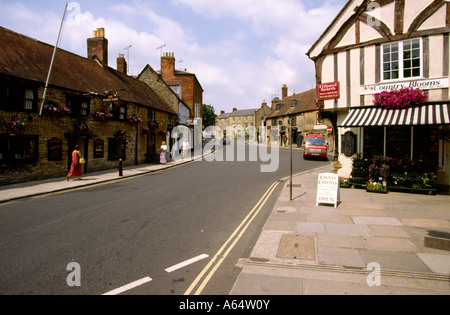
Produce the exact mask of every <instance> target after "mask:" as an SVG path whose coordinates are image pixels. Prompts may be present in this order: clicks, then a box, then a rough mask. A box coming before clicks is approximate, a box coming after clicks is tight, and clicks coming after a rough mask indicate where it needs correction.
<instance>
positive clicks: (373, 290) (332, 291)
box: [303, 279, 390, 295]
mask: <svg viewBox="0 0 450 315" xmlns="http://www.w3.org/2000/svg"><path fill="white" fill-rule="evenodd" d="M389 293H390V291H389V288H387V287H385V286H381V287H376V286H374V287H370V286H368V285H367V284H362V283H354V282H344V281H329V280H310V279H305V280H303V294H304V295H387V294H389Z"/></svg>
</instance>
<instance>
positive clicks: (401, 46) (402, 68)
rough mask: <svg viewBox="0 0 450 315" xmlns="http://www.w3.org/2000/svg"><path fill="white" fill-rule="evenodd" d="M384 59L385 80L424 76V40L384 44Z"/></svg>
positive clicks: (383, 75)
mask: <svg viewBox="0 0 450 315" xmlns="http://www.w3.org/2000/svg"><path fill="white" fill-rule="evenodd" d="M382 60H383V67H382V72H383V73H382V77H383V80H384V81H389V80H401V79H408V78H417V77H422V69H423V66H422V62H423V61H422V40H421V39H420V38H416V39H408V40H405V41H402V42H396V43H389V44H384V45H383V46H382Z"/></svg>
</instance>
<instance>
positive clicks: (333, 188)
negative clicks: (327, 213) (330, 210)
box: [316, 173, 340, 208]
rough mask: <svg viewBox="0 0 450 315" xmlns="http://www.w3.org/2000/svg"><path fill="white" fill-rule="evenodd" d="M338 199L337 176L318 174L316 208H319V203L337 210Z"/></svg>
mask: <svg viewBox="0 0 450 315" xmlns="http://www.w3.org/2000/svg"><path fill="white" fill-rule="evenodd" d="M339 198H340V194H339V175H337V174H332V173H324V174H319V179H318V183H317V200H316V206H319V204H321V203H323V204H334V207H335V208H337V206H338V203H339Z"/></svg>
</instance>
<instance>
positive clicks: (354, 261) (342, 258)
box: [319, 247, 367, 267]
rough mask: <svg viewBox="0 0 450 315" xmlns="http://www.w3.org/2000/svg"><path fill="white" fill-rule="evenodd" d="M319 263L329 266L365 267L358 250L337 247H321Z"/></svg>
mask: <svg viewBox="0 0 450 315" xmlns="http://www.w3.org/2000/svg"><path fill="white" fill-rule="evenodd" d="M319 261H320V263H323V264H327V265H339V266H351V267H365V266H367V265H366V264H365V263H364V261H363V260H362V258H361V256H360V254H359V252H358V250H356V249H347V248H336V247H319Z"/></svg>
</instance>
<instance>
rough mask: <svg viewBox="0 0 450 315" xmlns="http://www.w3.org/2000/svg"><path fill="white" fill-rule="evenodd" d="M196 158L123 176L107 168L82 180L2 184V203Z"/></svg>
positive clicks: (134, 168) (135, 168) (136, 168)
mask: <svg viewBox="0 0 450 315" xmlns="http://www.w3.org/2000/svg"><path fill="white" fill-rule="evenodd" d="M194 159H195V158H192V157H191V158H186V159H182V160H179V161H171V162H169V163H167V164H165V165H162V164H148V165H140V166H132V167H124V168H123V174H122V175H123V176H119V169H118V168H117V169H116V170H107V171H101V172H93V173H88V174H83V176H82V180H78V178H76V177H74V178H73V179H71V180H70V181H67V179H66V177H61V178H53V179H46V180H41V181H34V182H28V183H20V184H13V185H6V186H0V204H1V203H5V202H11V201H14V200H19V199H23V198H32V197H37V196H41V195H45V194H49V193H59V192H64V191H68V190H72V189H76V188H82V187H87V186H93V185H98V184H102V183H107V182H111V181H117V180H122V179H127V178H130V177H135V176H141V175H145V174H149V173H154V172H158V171H162V170H166V169H170V168H173V167H176V166H180V165H182V164H186V163H190V162H192V161H194Z"/></svg>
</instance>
